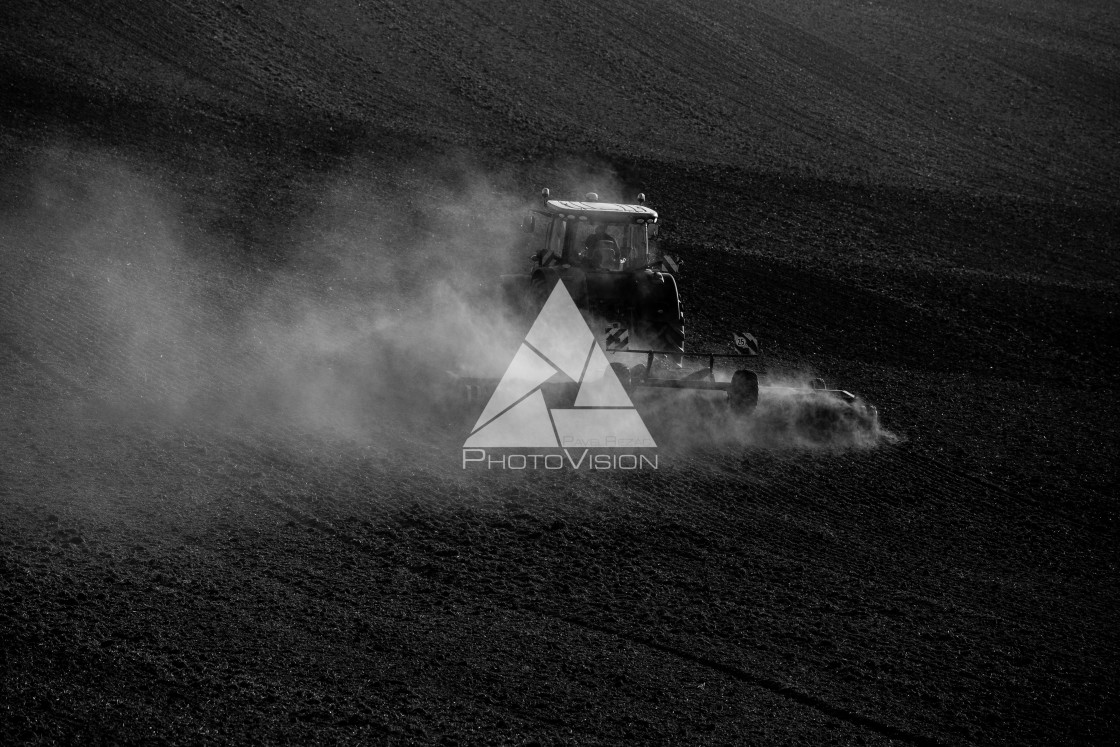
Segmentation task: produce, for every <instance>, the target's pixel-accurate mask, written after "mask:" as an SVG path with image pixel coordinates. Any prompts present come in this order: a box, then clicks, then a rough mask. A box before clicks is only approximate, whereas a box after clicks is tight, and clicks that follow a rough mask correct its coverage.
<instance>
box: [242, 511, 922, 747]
mask: <svg viewBox="0 0 1120 747" xmlns="http://www.w3.org/2000/svg"><path fill="white" fill-rule="evenodd" d="M256 497H257V498H260V499H262V500H263V501H265V502H266V503H268V504H271V505H272V506H274V507H276V508H279V509H280V510H281V511H282V512H284V513H285V514H287V515H289V516H291V517H292V518H293V519H295V520H296V521H297V522H299V523H300V524H303V525H304V526H307V527H310V528H312V529H315V530H317V531H320V532H323V533H324V534H326V535H327V536H329V537H331V538H332V539H334V540H337V541H339V542H342V543H345V544H348V545H351V546H353V547H356V548H357V549H358V550H360V551H361V552H363V553H367V554H371V555H374V556H375V557H378V558H382V559H384V558H386V557H388V558H390V559H393V560H396V558H394V552H393V551H392V550H389V551H388V552H384V553H383V552H377V551H375V550H373V548H371V546H370V545H369V543H368V542H364V541H362V540H361V539H359V538H358V537H355V536H353V535H351V534H349V533H347V532H345V531H342V530H340V529H338V528H337V527H335V526H333V525H332V524H330V523H329V522H327V521H324V520H322V519H320V518H318V517H317V516H315V515H314V514H313V513H311V512H309V511H306V510H304V509H301V508H298V507H296V506H294V505H292V504H290V503H288V502H287V501H284V500H283V499H281V498H278V497H276V496H275V495H270V494H268V493H264V492H259V493H257V494H256ZM420 557H421V559H422V560H423V561H424V565H420V566H418V565H416V564H412V565H409V564H407V563H405V564H402V565H400V566H399V567H400V568H402V569H404V570H405V571H407V572H408V573H409V574H411V575H413V576H414V577H416V578H422V579H424V580H426V581H428V582H429V583H436V584H439V585H441V586H445V587H448V588H453V589H456V590H457V591H459V592H461V593H465V594H467V595H469V596H480V593H479V591H478V590H475V589H472V588H470V587H468V586H466V585H463V584H455V583H450V582H448V581H446V580H443V579H439V578H436V577H434V576H433V575H430V574H425V573H423V572H422V571H419V570H417V568H418V567H420V568H423V567H426V566H430V565H433V564H435V565H438V563H439V558H437V557H434V556H423V555H421V556H420ZM481 596H484V597H485V598H487V599H488V600H489V601H490V602H491V603H493V604H494V605H495V606H496V607H499V608H502V609H505V610H507V611H510V612H513V611H515V610H517V609H521V610H525V609H528V610H531V611H532V612H533V613H534V614H536V615H538V616H539V617H542V618H545V619H549V620H554V621H559V622H562V623H565V624H567V625H571V626H575V627H578V628H582V629H584V630H589V631H593V632H596V633H601V634H604V635H607V636H610V637H612V638H616V639H619V640H625V641H628V642H630V643H633V644H636V645H640V646H643V647H645V648H647V649H652V650H654V651H658V652H660V653H663V654H668V655H670V656H673V657H676V658H678V659H680V660H682V661H685V662H688V663H690V664H693V665H696V666H700V667H703V668H705V669H708V670H710V671H713V672H717V673H720V674H723V675H725V676H727V677H730V678H732V679H734V680H737V681H740V682H743V683H745V684H748V685H751V686H754V687H758V688H761V689H764V690H767V691H769V692H771V693H773V694H775V695H778V696H780V697H782V698H785V699H787V700H789V701H791V702H794V703H797V704H799V705H803V706H806V707H808V708H812V709H813V710H816V711H818V712H819V713H821V714H822V715H825V716H830V717H833V718H836V719H839V720H841V721H844V722H846V723H849V724H851V725H852V726H856V727H860V728H865V729H869V730H870V731H873V732H875V733H876V734H879V735H880V736H883V737H887V738H889V739H898V740H902V741H905V742H907V743H909V744H916V745H937V744H939V742H938V741H937V740H936V739H934V738H932V737H928V736H924V735H921V734H917V733H915V732H911V731H909V730H907V729H903V728H900V727H897V726H893V725H891V724H888V723H885V722H883V721H880V720H878V719H875V718H872V717H869V716H865V715H863V714H860V713H858V712H855V711H852V710H850V709H847V708H843V707H840V706H837V705H834V704H832V703H829V702H828V701H826V700H824V699H822V698H818V697H816V696H814V695H811V694H809V693H806V692H802V691H800V690H798V689H796V688H794V687H791V686H789V685H785V684H783V683H782V682H780V681H778V680H776V679H774V678H771V677H766V676H763V675H758V674H753V673H751V672H747V671H745V670H743V669H741V668H739V667H735V666H732V665H730V664H726V663H724V662H720V661H716V660H714V659H712V658H710V657H707V656H703V655H700V654H695V653H692V652H690V651H687V650H684V649H681V648H678V647H675V646H669V645H666V644H663V643H658V642H657V641H653V640H651V639H648V638H643V637H640V636H634V635H630V634H627V633H625V632H623V631H620V630H616V629H613V628H610V627H607V626H603V625H596V624H594V623H590V622H587V621H585V620H582V619H580V618H578V617H573V616H566V615H559V614H555V613H551V612H549V611H547V610H544V609H541V608H539V607H536V606H534V605H519V607H517V608H514V607H510V606H508V605H507V604H504V603H503V602H502V600H501V598H500V597H497V596H493V595H489V596H487V595H481ZM545 723H552V722H551V721H546V722H545Z"/></svg>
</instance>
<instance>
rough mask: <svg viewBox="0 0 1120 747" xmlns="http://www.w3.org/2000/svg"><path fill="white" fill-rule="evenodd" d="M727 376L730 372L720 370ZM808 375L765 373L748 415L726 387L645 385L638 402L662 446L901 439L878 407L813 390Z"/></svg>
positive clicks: (821, 446) (870, 443)
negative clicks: (732, 402) (736, 409)
mask: <svg viewBox="0 0 1120 747" xmlns="http://www.w3.org/2000/svg"><path fill="white" fill-rule="evenodd" d="M716 379H717V380H720V381H728V380H729V379H730V372H727V371H717V372H716ZM810 379H811V377H809V376H807V375H806V376H800V377H796V376H795V377H791V376H774V377H767V376H761V377H760V379H759V384H760V390H759V399H758V405H757V406H756V407H755V409H754V411H753V412H752V413H750V414H749V415H748V416H745V417H739V416H736V415H734V414H732V413H731V412H730V411H729V410H728V407H727V402H726V398H727V395H726V394H725V393H723V392H696V391H687V390H684V391H673V390H667V389H641V388H638V389H636V390H635V393H634V401H635V404H636V405H637V407H638V409H639V411H640V412H641V413H642V416H643V418H646V419H647V422H648V423H649V424H650V428H651V429H652V430H653V433H654V437H655V439H656V440H657V442H658V445H659V446H665V447H668V448H670V449H673V450H678V451H680V450H688V449H690V448H694V447H703V448H708V447H713V446H715V447H738V446H748V447H756V448H765V449H811V450H842V449H853V448H854V449H869V448H875V447H877V446H880V445H882V444H887V443H895V442H897V441H898V440H899V439H898V436H896V435H895V434H894V433H892V432H891V431H889V430H887V429H886V428H885V427H884V426H883V425H882V423H881V422H880V419H879V413H878V411H877V410H876V408H875V407H874V406H872V405H871V404H870V403H868V402H865V401H864V400H862V399H860V398H858V397H856V398H855V399H854V400H849V399H848V398H846V397H844V396H842V395H840V394H838V393H835V392H832V391H827V390H820V389H814V388H813V387H812V386H811V385H810Z"/></svg>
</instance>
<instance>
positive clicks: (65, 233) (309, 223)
mask: <svg viewBox="0 0 1120 747" xmlns="http://www.w3.org/2000/svg"><path fill="white" fill-rule="evenodd" d="M417 166H424V164H416V165H413V167H412V168H408V169H403V170H400V171H398V172H395V173H384V172H377V171H376V170H375V169H374V167H372V166H371V167H370V169H369V170H363V169H358V168H356V169H355V171H364V172H365V173H366V174H368V175H367V176H362V177H354V176H352V175H349V174H347V175H340V176H333V175H327V176H322V177H319V178H318V179H317V180H316V179H308V183H306V184H304V185H301V189H303V190H304V191H305V192H306V193H307V194H306V195H304V197H303V198H302V202H303V204H308V205H311V206H312V207H311V209H309V210H307V211H295V212H293V213H292V214H290V215H288V216H286V222H285V223H284V224H282V225H276V226H275V227H274V229H273V232H272V234H271V235H260V234H259V232H258V235H256V236H255V237H254V241H255V242H258V245H256V246H251V247H250V248H249V249H248V250H246V248H245V247H244V246H239V245H238V244H239V242H238V240H237V236H236V231H229V230H214V228H213V227H214V226H215V225H219V226H220V225H222V222H223V221H228V219H229V216H226V215H222V214H220V213H221V211H220V210H218V209H216V208H213V207H212V206H207V205H202V207H201V208H200V207H199V205H198V204H189V200H188V199H187V198H185V197H184V196H183V195H182V194H181V193H180V192H179V191H178V190H177V189H175V188H173V187H171V186H169V185H168V184H166V183H165V182H163V181H162V180H161V179H160V178H159V175H158V174H157V175H155V176H153V175H152V174H151V173H145V171H144V170H143V168H142V167H138V166H137V165H136V164H129V163H125V162H123V161H122V160H120V159H118V158H116V157H113V156H109V155H106V154H103V153H97V152H88V151H81V150H74V149H67V148H55V149H51V150H47V151H44V152H43V153H41V154H40V155H39V157H38V159H37V162H36V163H34V164H32V165H31V166H30V168H28V169H27V170H26V171H27V173H26V174H25V175H23V176H24V178H21V179H14V178H13V179H9V180H7V183H6V184H5V195H4V196H5V201H4V204H5V207H6V209H5V211H4V214H3V216H0V227H2V229H3V232H2V242H3V247H2V249H3V254H2V261H3V270H4V272H3V273H2V274H3V280H2V281H0V283H2V286H0V310H2V311H3V315H4V319H5V327H6V329H5V331H6V332H9V333H11V334H14V335H17V336H18V337H19V338H20V339H21V340H23V341H25V342H27V343H28V346H29V348H30V349H33V350H34V351H35V355H36V356H37V357H38V358H40V359H41V360H42V361H43V362H44V364H46V365H49V366H51V367H52V368H55V369H58V370H60V371H62V372H64V374H65V376H66V377H67V379H68V380H72V381H74V382H76V383H77V384H78V385H79V386H80V388H81V389H82V390H83V391H84V392H86V393H87V394H88V395H89V396H91V397H92V398H94V399H96V400H97V401H99V402H102V403H106V404H108V405H109V406H110V407H109V409H110V410H112V411H114V412H116V413H118V414H122V415H129V414H137V413H140V412H143V413H144V414H145V415H146V416H151V417H160V418H165V419H176V418H189V419H196V420H197V419H204V420H206V421H208V422H211V423H217V424H221V423H226V424H248V425H250V426H253V427H257V428H261V429H267V428H275V427H280V428H286V427H292V428H301V429H306V428H310V429H323V430H328V431H332V432H341V433H349V434H350V435H352V436H354V437H357V438H370V437H373V438H378V437H380V436H379V434H378V433H375V432H371V429H372V428H374V426H377V424H384V423H386V422H389V421H397V422H408V421H409V420H410V419H411V418H412V417H413V415H414V410H415V409H416V406H417V405H418V404H423V403H424V402H425V401H426V400H427V399H428V398H429V396H430V395H432V394H433V390H435V389H437V388H438V386H439V382H440V377H439V376H438V375H436V374H438V373H439V372H440V371H442V369H444V368H452V367H454V362H455V361H457V360H460V359H463V358H464V357H466V356H468V355H470V356H472V357H474V358H475V359H476V360H477V359H478V358H479V356H480V355H481V356H483V357H484V358H485V357H486V356H496V358H495V360H497V359H500V358H501V357H502V355H503V352H504V351H503V341H506V340H512V339H513V338H515V337H516V336H517V335H518V334H519V330H518V329H517V325H518V324H519V323H520V320H518V319H516V318H514V317H513V316H511V315H509V314H506V313H504V311H503V310H502V308H501V307H500V306H498V307H495V306H494V305H493V303H492V301H493V299H494V293H493V286H494V285H495V284H496V283H495V281H496V279H497V276H498V274H499V272H500V271H501V270H505V269H507V267H508V264H509V259H510V257H509V256H508V252H509V250H508V247H510V246H513V245H514V243H515V241H514V240H515V238H516V235H515V231H516V228H517V225H518V224H517V220H518V218H519V216H520V213H521V212H522V210H523V208H524V205H523V204H522V198H521V197H516V198H515V197H510V196H509V195H510V194H511V193H510V192H509V191H508V190H504V189H503V188H501V187H500V186H498V185H496V184H495V183H493V182H492V181H491V177H490V176H489V175H483V174H481V172H479V171H477V170H475V169H473V168H472V166H471V164H470V163H469V162H464V163H461V164H454V163H452V164H447V163H444V164H441V166H440V168H441V176H440V177H438V178H434V179H423V178H421V179H417V178H416V177H415V176H414V173H413V172H414V171H415V168H416V167H417ZM206 211H211V212H206ZM215 212H217V213H219V214H218V215H215V214H214V213H215ZM232 218H233V220H235V221H236V220H240V221H242V224H246V223H249V222H250V221H249V216H244V215H237V214H234V215H233V216H232ZM507 344H509V343H507ZM495 365H496V364H495ZM381 430H382V431H383V430H384V428H381Z"/></svg>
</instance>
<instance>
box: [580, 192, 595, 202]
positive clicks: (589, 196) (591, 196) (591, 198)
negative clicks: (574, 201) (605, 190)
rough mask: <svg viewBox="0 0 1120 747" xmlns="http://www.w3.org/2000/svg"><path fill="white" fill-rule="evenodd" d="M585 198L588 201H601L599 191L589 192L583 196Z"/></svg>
mask: <svg viewBox="0 0 1120 747" xmlns="http://www.w3.org/2000/svg"><path fill="white" fill-rule="evenodd" d="M583 199H584V200H586V201H587V202H598V201H599V193H598V192H588V193H587V194H585V195H584V196H583Z"/></svg>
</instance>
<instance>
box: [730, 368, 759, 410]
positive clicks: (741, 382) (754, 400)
mask: <svg viewBox="0 0 1120 747" xmlns="http://www.w3.org/2000/svg"><path fill="white" fill-rule="evenodd" d="M757 405H758V375H757V374H756V373H755V372H754V371H747V370H745V369H740V370H738V371H736V372H735V373H734V375H732V377H731V386H730V388H728V390H727V406H728V409H730V410H731V414H732V415H735V416H736V417H740V418H745V417H747V416H749V415H750V414H751V413H752V412H754V408H755V407H756V406H757Z"/></svg>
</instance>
